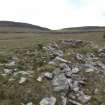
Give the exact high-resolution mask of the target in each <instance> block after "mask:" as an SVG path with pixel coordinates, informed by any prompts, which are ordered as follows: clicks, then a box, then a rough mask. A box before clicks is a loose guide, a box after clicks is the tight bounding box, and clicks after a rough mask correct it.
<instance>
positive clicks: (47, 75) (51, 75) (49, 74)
mask: <svg viewBox="0 0 105 105" xmlns="http://www.w3.org/2000/svg"><path fill="white" fill-rule="evenodd" d="M44 77H45V78H47V79H53V74H52V73H50V72H45V73H44Z"/></svg>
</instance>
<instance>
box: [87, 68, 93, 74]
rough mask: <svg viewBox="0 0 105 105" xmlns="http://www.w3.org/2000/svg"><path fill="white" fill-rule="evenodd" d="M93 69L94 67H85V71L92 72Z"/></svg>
mask: <svg viewBox="0 0 105 105" xmlns="http://www.w3.org/2000/svg"><path fill="white" fill-rule="evenodd" d="M93 71H94V69H92V68H87V69H86V70H85V72H87V73H89V72H93Z"/></svg>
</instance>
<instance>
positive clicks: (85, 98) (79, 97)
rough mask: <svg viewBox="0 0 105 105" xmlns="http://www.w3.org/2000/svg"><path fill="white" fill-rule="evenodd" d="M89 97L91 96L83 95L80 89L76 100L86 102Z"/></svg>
mask: <svg viewBox="0 0 105 105" xmlns="http://www.w3.org/2000/svg"><path fill="white" fill-rule="evenodd" d="M90 99H91V96H88V95H85V94H84V93H83V92H82V91H80V92H79V94H78V100H79V101H80V102H82V103H87V102H88V101H89V100H90Z"/></svg>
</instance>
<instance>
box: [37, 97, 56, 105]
mask: <svg viewBox="0 0 105 105" xmlns="http://www.w3.org/2000/svg"><path fill="white" fill-rule="evenodd" d="M39 104H40V105H55V104H56V98H55V97H53V96H51V97H45V98H43V99H42V100H41V101H40V103H39Z"/></svg>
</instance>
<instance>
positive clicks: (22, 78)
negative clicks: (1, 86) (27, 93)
mask: <svg viewBox="0 0 105 105" xmlns="http://www.w3.org/2000/svg"><path fill="white" fill-rule="evenodd" d="M26 80H27V79H26V78H25V77H21V78H20V81H19V84H22V83H24V82H26Z"/></svg>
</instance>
